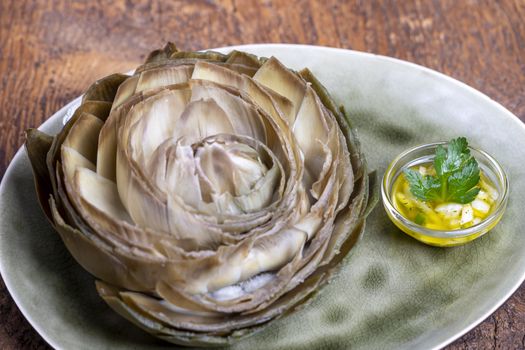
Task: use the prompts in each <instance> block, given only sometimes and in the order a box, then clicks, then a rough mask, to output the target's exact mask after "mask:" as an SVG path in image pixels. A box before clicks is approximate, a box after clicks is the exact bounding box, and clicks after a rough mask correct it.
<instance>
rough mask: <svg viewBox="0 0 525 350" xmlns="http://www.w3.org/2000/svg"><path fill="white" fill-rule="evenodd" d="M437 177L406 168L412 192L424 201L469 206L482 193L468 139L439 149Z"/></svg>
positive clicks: (450, 143) (435, 162) (436, 163)
mask: <svg viewBox="0 0 525 350" xmlns="http://www.w3.org/2000/svg"><path fill="white" fill-rule="evenodd" d="M434 169H435V170H436V175H435V176H432V175H421V173H420V172H419V171H415V170H412V169H405V170H404V174H405V177H406V179H407V181H408V183H409V185H410V192H412V194H413V195H414V196H415V197H416V198H418V199H421V200H423V201H437V202H456V203H461V204H466V203H470V202H472V201H473V200H474V198H476V196H477V195H478V193H479V187H477V185H478V183H479V176H480V175H479V173H480V172H479V165H478V162H477V161H476V159H475V158H474V157H473V156H472V155H471V154H470V150H469V149H468V142H467V139H466V138H464V137H458V138H457V139H454V140H451V141H450V142H449V143H448V144H447V147H446V148H445V147H443V146H441V145H440V146H438V147H437V148H436V154H435V157H434Z"/></svg>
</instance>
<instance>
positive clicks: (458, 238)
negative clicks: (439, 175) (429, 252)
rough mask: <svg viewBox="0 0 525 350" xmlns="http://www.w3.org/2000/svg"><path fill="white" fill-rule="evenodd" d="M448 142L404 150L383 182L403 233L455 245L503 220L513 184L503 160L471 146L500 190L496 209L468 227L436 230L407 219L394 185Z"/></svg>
mask: <svg viewBox="0 0 525 350" xmlns="http://www.w3.org/2000/svg"><path fill="white" fill-rule="evenodd" d="M446 144H447V143H446V142H436V143H431V144H426V145H421V146H417V147H414V148H411V149H409V150H407V151H405V152H403V153H401V154H400V155H399V156H398V157H397V158H395V159H394V160H393V161H392V163H390V165H389V166H388V168H387V170H386V172H385V175H384V176H383V181H382V183H381V196H382V199H383V205H384V207H385V210H386V212H387V214H388V216H389V217H390V220H392V222H393V223H394V224H395V225H396V226H397V227H398V228H399V229H401V230H402V231H403V232H405V233H407V234H408V235H410V236H412V237H414V238H415V239H417V240H419V241H421V242H423V243H426V244H429V245H433V246H438V247H452V246H456V245H461V244H465V243H467V242H470V241H472V240H474V239H476V238H478V237H480V236H482V235H483V234H485V233H487V232H488V231H489V230H491V229H492V228H493V227H494V226H496V224H497V223H498V222H499V221H500V219H501V217H502V216H503V213H504V212H505V209H506V207H507V199H508V193H509V183H508V179H507V175H506V174H505V171H504V170H503V168H502V167H501V165H499V163H498V162H497V161H496V160H495V159H494V158H493V157H491V156H490V155H489V154H487V153H486V152H484V151H482V150H479V149H476V148H472V147H469V149H470V153H471V154H472V155H473V156H474V158H475V159H476V160H477V161H478V164H479V168H480V170H481V171H482V172H483V173H484V174H485V176H486V177H488V178H489V179H490V181H491V182H492V184H493V185H494V186H495V187H496V190H497V191H498V198H497V200H496V201H495V204H494V209H492V212H491V213H490V214H489V216H487V217H486V218H485V219H484V220H483V221H481V222H480V223H479V224H477V225H473V226H471V227H468V228H464V229H457V230H432V229H429V228H427V227H424V226H421V225H418V224H416V223H415V222H413V221H410V220H409V219H407V218H405V217H404V216H403V215H401V213H400V212H399V211H398V210H397V209H396V208H395V206H394V203H393V199H392V198H391V197H392V186H393V184H394V183H395V181H396V179H397V177H398V176H399V175H400V174H402V172H403V170H404V169H406V168H410V167H413V166H415V165H419V164H423V163H431V162H432V161H433V160H434V154H435V151H436V147H437V146H439V145H446Z"/></svg>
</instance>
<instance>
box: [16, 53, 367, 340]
mask: <svg viewBox="0 0 525 350" xmlns="http://www.w3.org/2000/svg"><path fill="white" fill-rule="evenodd" d="M26 149H27V152H28V155H29V158H30V160H31V164H32V167H33V172H34V176H35V184H36V189H37V194H38V198H39V201H40V203H41V205H42V207H43V210H44V212H45V214H46V215H47V217H48V218H49V220H50V222H51V224H52V225H53V227H54V228H55V229H56V231H57V232H58V233H59V234H60V236H61V238H62V240H63V242H64V244H65V245H66V247H67V249H68V250H69V251H70V253H71V254H72V255H73V257H74V258H75V259H76V260H77V261H78V263H79V264H80V265H82V266H83V267H84V268H85V269H86V270H87V271H88V272H90V273H91V274H92V275H93V276H95V277H96V279H97V282H96V289H97V291H98V293H99V295H100V296H101V297H102V298H103V299H104V300H105V301H106V302H107V304H108V305H109V306H110V307H111V308H113V309H114V310H115V311H116V312H118V313H119V314H121V315H122V316H123V317H125V318H126V319H128V320H130V321H131V322H133V323H134V324H136V325H137V326H139V327H141V328H143V329H145V330H146V331H148V332H150V333H152V334H153V335H155V336H157V337H159V338H162V339H165V340H167V341H169V342H173V343H176V344H182V345H188V346H202V345H224V344H228V343H230V342H232V341H233V340H236V339H239V338H241V337H243V336H246V335H249V334H252V333H254V332H255V331H258V330H260V329H262V328H263V327H264V326H265V325H267V324H268V323H269V322H270V321H272V320H275V319H277V318H279V317H281V316H283V315H285V314H287V313H290V312H291V311H294V310H296V309H298V308H299V307H300V306H301V305H304V303H305V302H306V301H307V300H309V298H310V297H311V296H312V295H313V294H315V292H316V291H317V290H318V289H319V287H320V286H321V285H323V284H325V283H326V282H327V281H328V280H329V279H330V278H331V276H332V275H333V273H334V271H335V267H336V266H337V265H338V264H339V262H340V261H341V260H342V258H343V257H344V256H345V255H346V254H347V253H348V252H349V250H350V249H351V248H352V246H353V245H354V243H355V242H356V240H357V238H359V237H360V235H361V233H362V231H363V229H364V224H365V217H366V215H367V213H368V209H369V208H370V207H371V205H370V203H371V200H370V196H369V188H370V186H371V185H370V183H369V182H370V180H369V176H368V175H367V171H366V163H365V159H364V157H363V155H362V153H361V152H360V148H359V144H358V140H357V138H356V135H355V133H354V131H353V129H352V128H351V127H350V125H349V120H348V118H347V116H346V115H345V112H344V110H343V108H338V107H337V106H336V104H335V103H334V101H333V100H332V99H331V97H330V96H329V95H328V93H327V91H326V90H325V88H324V87H323V86H322V85H321V84H320V83H319V81H318V80H316V78H315V77H314V76H313V75H312V73H311V72H310V71H309V70H308V69H304V70H302V71H300V72H295V71H292V70H290V69H288V68H286V67H285V66H283V64H281V63H280V62H279V61H278V60H277V59H276V58H273V57H272V58H269V59H266V58H258V57H256V56H254V55H251V54H247V53H244V52H239V51H233V52H231V53H230V54H227V55H223V54H221V53H217V52H212V51H209V52H180V51H178V50H177V49H176V47H175V46H174V45H173V44H171V43H168V44H167V45H166V47H165V48H163V49H161V50H156V51H154V52H152V53H151V54H150V55H149V56H148V58H147V60H146V62H145V63H144V64H143V65H142V66H140V67H138V68H137V69H136V71H135V73H134V74H133V75H132V76H127V75H122V74H114V75H110V76H108V77H106V78H103V79H101V80H99V81H97V82H95V83H94V84H93V85H92V86H91V87H90V88H89V89H88V90H87V91H86V93H85V94H84V95H83V99H82V104H81V106H80V107H79V108H78V109H77V110H76V112H75V113H74V115H73V117H72V118H71V120H69V122H68V123H67V124H66V125H65V126H64V127H63V129H62V130H61V131H60V132H59V133H58V134H57V135H56V136H54V137H52V136H49V135H46V134H44V133H42V132H40V131H39V130H36V129H30V130H28V131H27V141H26Z"/></svg>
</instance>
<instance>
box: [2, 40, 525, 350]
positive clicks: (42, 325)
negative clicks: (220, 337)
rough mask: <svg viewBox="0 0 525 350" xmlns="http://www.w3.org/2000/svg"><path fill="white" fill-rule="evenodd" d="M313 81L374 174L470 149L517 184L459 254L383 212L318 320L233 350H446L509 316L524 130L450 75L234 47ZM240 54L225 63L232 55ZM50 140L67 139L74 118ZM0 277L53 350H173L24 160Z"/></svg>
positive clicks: (327, 293) (5, 192)
mask: <svg viewBox="0 0 525 350" xmlns="http://www.w3.org/2000/svg"><path fill="white" fill-rule="evenodd" d="M236 48H237V49H241V50H244V51H249V52H252V53H255V54H257V55H260V56H271V55H274V56H276V57H277V58H279V59H280V60H282V61H283V62H284V63H285V64H286V65H288V66H289V67H292V68H297V69H299V68H302V67H309V68H310V69H311V70H312V71H313V72H314V74H315V75H316V76H317V77H318V78H319V79H320V80H321V82H323V84H325V86H326V87H327V89H328V90H329V91H330V92H331V93H332V95H333V96H334V98H335V99H336V101H338V102H339V103H341V104H344V106H345V107H346V108H347V110H348V111H350V114H351V116H352V119H353V123H354V126H355V127H356V128H357V129H358V134H359V137H360V139H361V142H362V145H363V147H364V152H365V154H366V157H367V159H368V162H369V165H370V168H371V169H377V170H378V171H379V174H381V175H382V174H383V172H384V170H385V169H386V167H387V166H388V164H389V162H390V161H391V160H392V159H393V158H394V157H395V156H396V155H397V154H399V153H400V152H401V151H403V150H404V149H406V148H408V147H411V146H414V145H417V144H421V143H427V142H433V141H439V140H448V139H451V138H453V137H457V136H466V137H467V138H468V139H469V141H470V143H471V144H472V145H473V146H475V147H479V148H481V149H483V150H485V151H487V152H488V153H490V154H492V155H493V156H494V157H495V158H496V159H498V161H500V163H501V164H502V165H503V167H504V168H505V169H506V170H507V172H508V175H509V179H510V186H511V194H510V200H509V204H508V209H507V212H506V214H505V216H504V217H503V220H502V221H501V223H500V224H499V225H498V226H497V227H496V228H495V229H494V230H493V231H492V232H490V233H489V234H487V235H485V236H483V237H482V238H480V239H478V240H476V241H474V242H472V243H470V244H467V245H465V246H462V247H457V248H448V249H443V248H435V247H429V246H425V245H423V244H421V243H418V242H417V241H415V240H413V239H411V238H409V237H407V236H406V235H405V234H403V233H402V232H401V231H399V230H398V229H397V228H396V227H395V226H394V225H393V224H392V223H391V222H390V221H389V219H388V218H387V216H386V213H385V212H384V210H383V208H382V206H381V205H380V204H379V205H378V206H377V207H376V209H375V210H374V211H373V213H372V214H371V216H370V217H369V219H368V220H367V228H366V232H365V234H364V237H363V239H362V240H361V242H360V243H359V244H358V245H357V246H356V247H355V248H354V250H353V252H352V256H351V257H350V259H348V260H347V263H346V264H345V266H344V267H343V268H342V269H341V271H340V274H339V276H338V277H337V278H336V279H335V280H334V281H333V282H332V283H331V284H330V285H328V286H326V287H325V288H324V289H323V291H322V293H321V295H320V296H318V297H317V298H316V299H315V300H314V301H313V302H312V303H311V304H310V305H309V306H308V307H306V308H305V309H303V310H301V311H299V312H297V313H296V314H294V315H292V316H290V317H286V318H284V319H281V320H279V321H277V322H275V323H274V324H272V325H271V326H269V327H268V328H267V329H266V330H264V331H263V332H261V333H258V334H256V335H255V336H253V337H251V338H248V339H246V340H244V341H242V342H240V343H238V344H237V345H236V346H234V347H233V348H235V349H245V348H246V349H305V348H308V349H321V348H323V349H332V348H350V347H351V348H352V349H361V348H374V349H380V348H388V349H412V348H413V349H416V348H426V349H430V348H439V347H442V346H444V345H446V344H448V343H449V342H451V341H453V340H454V339H456V338H457V337H459V336H461V335H462V334H464V333H465V332H467V331H468V330H469V329H471V328H472V327H474V326H475V325H476V324H478V323H479V322H481V321H482V320H483V319H484V318H486V317H487V316H488V315H489V314H490V313H492V312H493V311H494V310H495V309H496V308H497V307H498V306H500V305H501V304H502V303H503V302H504V301H505V300H506V299H507V298H508V297H509V296H510V295H511V294H512V293H513V292H514V291H515V290H516V289H517V288H518V287H519V285H520V284H521V282H522V281H523V280H524V279H525V235H523V234H521V232H522V229H521V225H522V224H521V222H522V221H521V220H520V217H521V215H522V213H523V212H525V208H524V205H523V201H518V200H517V199H518V198H524V197H525V170H524V169H523V167H522V166H521V165H520V164H519V163H518V162H517V161H516V160H518V159H525V154H524V152H525V127H524V125H523V123H522V122H521V121H519V119H518V118H516V117H515V116H514V115H512V114H511V113H510V112H509V111H507V110H506V109H505V108H503V107H502V106H501V105H499V104H497V103H496V102H494V101H492V100H490V99H489V98H488V97H487V96H485V95H483V94H481V93H480V92H478V91H476V90H474V89H472V88H470V87H468V86H466V85H464V84H462V83H460V82H458V81H456V80H453V79H451V78H449V77H446V76H444V75H442V74H439V73H436V72H434V71H431V70H429V69H426V68H423V67H420V66H417V65H414V64H410V63H407V62H403V61H399V60H395V59H391V58H387V57H382V56H375V55H371V54H365V53H359V52H353V51H347V50H341V49H330V48H322V47H312V46H296V45H248V46H241V47H236ZM230 49H231V48H225V49H222V51H229V50H230ZM75 103H78V101H73V102H71V103H70V104H69V105H68V106H66V107H64V108H63V109H62V110H60V111H59V112H57V113H56V114H55V115H53V116H52V117H51V118H50V119H49V120H48V121H47V122H46V123H44V124H43V125H42V126H41V129H42V130H44V131H46V132H50V133H53V132H56V131H57V130H58V129H59V128H60V127H61V125H62V123H61V122H62V119H63V117H64V116H65V115H66V112H67V110H68V108H69V107H70V106H73V105H74V104H75ZM0 271H1V273H2V276H3V278H4V281H5V283H6V285H7V287H8V289H9V291H10V292H11V295H12V296H13V298H14V300H15V302H16V303H17V305H18V306H19V308H20V309H21V311H22V313H23V314H24V315H25V317H26V318H27V319H28V320H29V322H30V323H31V324H32V325H33V326H34V327H35V329H36V330H37V331H38V332H39V333H40V334H41V335H42V337H43V338H44V339H45V340H46V341H47V342H49V344H50V345H52V346H53V347H55V348H59V349H72V348H74V349H157V348H158V349H165V348H168V347H170V346H169V345H168V344H166V343H163V342H160V341H158V340H156V339H154V338H152V337H151V336H149V335H147V334H145V333H143V332H142V331H140V330H139V329H138V328H136V327H134V326H132V325H131V324H129V323H128V322H127V321H125V320H124V319H121V318H120V316H118V315H117V314H115V313H113V311H111V310H110V309H109V308H108V307H107V306H106V305H105V303H104V302H103V301H102V300H101V299H100V298H99V297H98V295H97V294H96V291H95V287H94V279H93V278H92V277H91V276H90V275H89V274H88V273H87V272H85V271H84V270H83V269H82V268H81V267H80V266H79V265H77V264H76V262H75V261H74V260H73V259H72V258H71V256H70V255H69V253H68V252H67V250H66V249H65V247H64V245H63V244H62V242H61V240H60V238H59V236H58V234H55V232H54V231H53V229H52V228H51V226H50V225H49V223H48V222H47V221H46V219H45V218H44V215H43V214H42V213H41V211H40V207H39V206H38V203H37V200H36V196H35V193H34V189H33V180H32V174H31V170H30V166H29V162H28V159H27V156H26V154H25V152H24V151H23V150H21V151H19V152H18V153H17V155H16V156H15V158H14V159H13V161H12V163H11V165H10V166H9V168H8V170H7V172H6V174H5V176H4V179H3V182H2V185H1V187H0Z"/></svg>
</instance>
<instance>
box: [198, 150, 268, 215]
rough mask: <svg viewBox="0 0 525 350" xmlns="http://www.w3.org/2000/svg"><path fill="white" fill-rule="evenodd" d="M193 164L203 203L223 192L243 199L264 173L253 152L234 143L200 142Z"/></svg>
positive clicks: (264, 170)
mask: <svg viewBox="0 0 525 350" xmlns="http://www.w3.org/2000/svg"><path fill="white" fill-rule="evenodd" d="M195 162H196V165H197V168H198V169H199V171H198V175H199V181H200V185H201V194H202V197H203V200H205V201H206V202H211V201H213V198H214V197H216V196H221V195H223V194H225V193H228V194H230V195H231V196H232V197H240V196H246V195H248V194H250V193H251V192H252V191H254V189H255V187H256V185H257V183H258V182H259V181H260V180H261V179H263V178H264V177H265V176H266V174H267V173H268V167H267V165H266V164H264V162H263V161H262V160H261V158H260V157H259V154H258V153H257V151H256V150H254V149H253V148H252V147H250V146H248V145H245V144H242V143H237V142H234V143H222V142H213V143H204V144H203V145H202V146H200V147H199V148H198V149H197V150H196V154H195ZM252 209H261V208H252Z"/></svg>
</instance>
